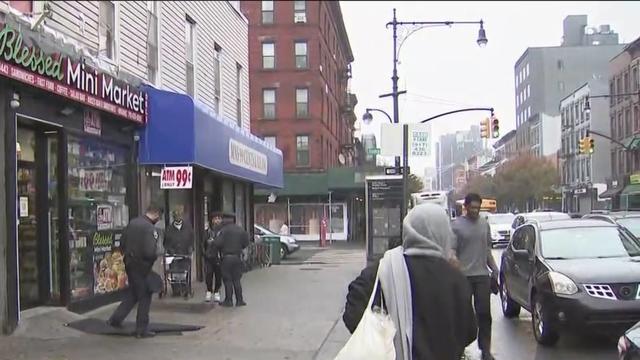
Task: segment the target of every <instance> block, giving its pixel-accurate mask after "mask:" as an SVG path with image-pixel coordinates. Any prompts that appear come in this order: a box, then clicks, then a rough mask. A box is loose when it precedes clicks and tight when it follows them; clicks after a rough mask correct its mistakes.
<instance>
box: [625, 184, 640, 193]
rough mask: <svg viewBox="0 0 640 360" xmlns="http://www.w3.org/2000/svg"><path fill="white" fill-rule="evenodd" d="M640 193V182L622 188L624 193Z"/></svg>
mask: <svg viewBox="0 0 640 360" xmlns="http://www.w3.org/2000/svg"><path fill="white" fill-rule="evenodd" d="M636 194H640V184H631V185H627V186H625V188H624V190H622V195H636Z"/></svg>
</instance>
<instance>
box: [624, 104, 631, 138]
mask: <svg viewBox="0 0 640 360" xmlns="http://www.w3.org/2000/svg"><path fill="white" fill-rule="evenodd" d="M631 125H632V123H631V109H627V110H626V111H625V112H624V135H625V137H629V136H631V134H632V132H633V131H632V128H631Z"/></svg>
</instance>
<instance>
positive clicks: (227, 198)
mask: <svg viewBox="0 0 640 360" xmlns="http://www.w3.org/2000/svg"><path fill="white" fill-rule="evenodd" d="M233 202H234V195H233V182H231V181H230V180H224V181H223V182H222V211H224V212H226V213H230V214H233V213H235V207H234V203H233Z"/></svg>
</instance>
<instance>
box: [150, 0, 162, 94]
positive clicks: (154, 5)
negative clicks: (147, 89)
mask: <svg viewBox="0 0 640 360" xmlns="http://www.w3.org/2000/svg"><path fill="white" fill-rule="evenodd" d="M159 5H160V3H159V2H158V1H147V79H148V80H149V82H151V83H152V84H157V83H158V57H159V51H158V38H159V33H158V6H159Z"/></svg>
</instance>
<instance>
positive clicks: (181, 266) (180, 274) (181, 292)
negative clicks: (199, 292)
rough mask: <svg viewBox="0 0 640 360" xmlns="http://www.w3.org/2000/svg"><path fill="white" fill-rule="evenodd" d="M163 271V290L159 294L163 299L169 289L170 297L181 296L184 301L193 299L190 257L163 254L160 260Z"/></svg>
mask: <svg viewBox="0 0 640 360" xmlns="http://www.w3.org/2000/svg"><path fill="white" fill-rule="evenodd" d="M162 264H163V269H164V290H163V291H162V292H161V293H160V297H163V296H165V295H167V294H168V293H169V289H171V295H172V296H183V297H184V298H185V299H188V298H189V297H193V294H194V291H193V287H192V286H191V283H192V281H191V279H192V276H191V267H192V266H191V264H192V256H191V255H176V254H165V255H164V257H163V259H162Z"/></svg>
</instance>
